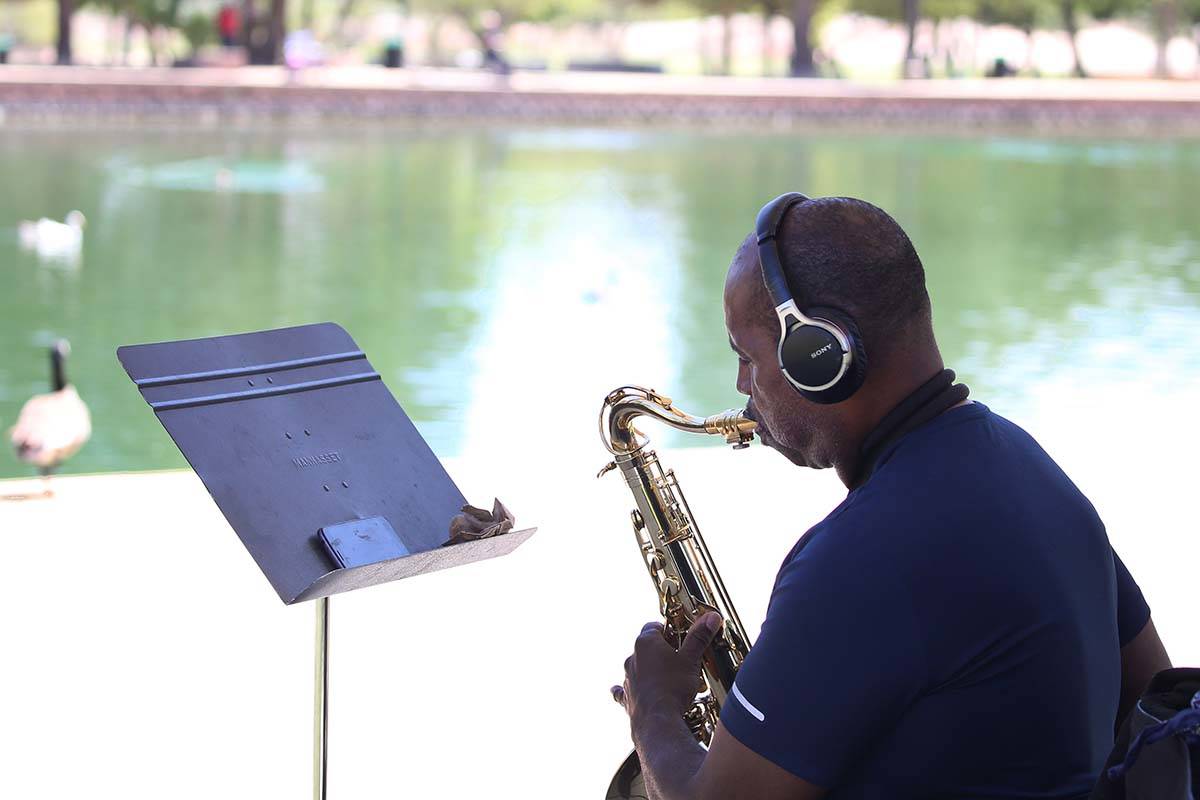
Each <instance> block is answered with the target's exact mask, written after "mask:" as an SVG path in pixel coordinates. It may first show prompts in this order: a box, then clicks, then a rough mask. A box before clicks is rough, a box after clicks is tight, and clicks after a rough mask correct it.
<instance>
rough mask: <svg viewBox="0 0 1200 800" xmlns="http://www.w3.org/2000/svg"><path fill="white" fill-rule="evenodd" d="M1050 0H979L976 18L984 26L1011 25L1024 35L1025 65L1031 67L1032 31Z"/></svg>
mask: <svg viewBox="0 0 1200 800" xmlns="http://www.w3.org/2000/svg"><path fill="white" fill-rule="evenodd" d="M1048 2H1052V0H980V2H979V7H978V9H977V11H976V15H975V16H976V18H977V19H978V20H979V21H980V22H982V23H983V24H984V25H1011V26H1012V27H1014V28H1017V29H1018V30H1020V31H1021V32H1022V33H1024V34H1025V41H1026V48H1025V64H1024V67H1026V68H1028V67H1030V66H1031V65H1032V51H1033V29H1034V26H1035V25H1036V24H1037V20H1038V16H1039V14H1041V13H1044V11H1045V10H1046V8H1047V7H1048V6H1047V3H1048Z"/></svg>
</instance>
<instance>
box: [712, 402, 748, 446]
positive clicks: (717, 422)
mask: <svg viewBox="0 0 1200 800" xmlns="http://www.w3.org/2000/svg"><path fill="white" fill-rule="evenodd" d="M757 427H758V423H756V422H755V421H754V420H752V419H750V418H749V417H747V416H746V411H745V409H741V408H737V409H732V408H731V409H730V410H728V411H722V412H721V413H720V414H713V415H712V416H711V417H708V418H707V419H705V420H704V429H705V430H706V431H708V432H709V433H715V434H718V435H720V436H724V437H725V441H726V442H727V443H728V444H731V445H733V449H734V450H744V449H746V448H747V447H749V446H750V442H751V441H753V440H754V430H755V428H757Z"/></svg>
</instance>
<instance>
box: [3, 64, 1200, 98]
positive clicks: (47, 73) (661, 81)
mask: <svg viewBox="0 0 1200 800" xmlns="http://www.w3.org/2000/svg"><path fill="white" fill-rule="evenodd" d="M20 83H35V84H42V85H47V84H66V85H79V84H85V85H89V86H96V87H101V86H178V87H223V88H235V87H243V88H276V89H296V88H334V89H391V90H404V91H461V92H519V93H529V94H582V95H594V96H607V95H616V96H628V95H660V96H670V95H689V96H717V97H778V98H847V99H861V98H878V99H884V98H907V99H937V100H997V101H1002V100H1037V101H1046V100H1061V101H1081V100H1086V101H1100V102H1138V103H1143V102H1161V103H1180V102H1182V103H1197V102H1200V81H1155V80H1102V79H1096V80H1066V79H1025V78H1012V79H1004V80H984V79H957V80H912V81H888V82H870V83H866V82H855V81H844V80H825V79H803V78H741V77H715V76H683V75H655V74H641V73H614V72H608V73H604V72H516V73H514V74H512V75H510V76H508V77H499V76H496V75H493V74H490V73H487V72H482V71H477V70H463V69H432V68H420V67H418V68H409V69H398V70H390V69H382V68H379V67H370V66H367V67H327V68H315V69H308V70H304V71H302V72H300V73H291V72H289V71H288V70H286V69H284V68H283V67H238V68H190V69H170V68H163V67H159V68H126V67H112V68H105V67H31V66H19V65H18V66H8V67H3V68H0V85H5V84H10V85H11V84H20Z"/></svg>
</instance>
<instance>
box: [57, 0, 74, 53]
mask: <svg viewBox="0 0 1200 800" xmlns="http://www.w3.org/2000/svg"><path fill="white" fill-rule="evenodd" d="M74 16H75V0H58V58H57V61H58V63H59V64H70V63H71V19H72V18H73V17H74Z"/></svg>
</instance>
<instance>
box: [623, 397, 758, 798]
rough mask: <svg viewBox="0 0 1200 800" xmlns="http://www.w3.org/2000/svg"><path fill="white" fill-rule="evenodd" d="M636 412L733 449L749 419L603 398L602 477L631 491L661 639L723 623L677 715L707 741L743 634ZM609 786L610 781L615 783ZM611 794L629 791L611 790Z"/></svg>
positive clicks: (743, 644) (662, 401)
mask: <svg viewBox="0 0 1200 800" xmlns="http://www.w3.org/2000/svg"><path fill="white" fill-rule="evenodd" d="M639 416H648V417H652V418H654V419H657V420H659V421H661V422H663V423H665V424H667V425H669V426H671V427H673V428H676V429H678V430H682V431H686V432H688V433H702V434H707V435H718V436H723V437H724V438H725V440H726V442H727V443H729V444H731V445H733V446H734V447H735V448H739V449H740V448H743V447H746V446H747V445H748V444H749V442H750V441H751V439H752V438H753V436H754V428H755V423H754V421H753V420H750V419H748V418H746V416H745V414H744V412H742V411H740V410H739V411H726V412H724V413H722V414H716V415H713V416H711V417H706V418H701V417H694V416H691V415H689V414H685V413H683V412H682V411H680V410H679V409H677V408H675V406H674V405H672V403H671V400H670V398H668V397H665V396H663V395H661V394H658V393H657V392H654V391H653V390H649V389H643V388H641V387H636V386H623V387H621V388H619V389H616V390H614V391H613V392H611V393H610V394H609V395H608V397H606V398H605V401H604V406H603V407H602V409H601V412H600V433H601V438H602V439H603V440H604V443H605V446H606V447H607V448H608V450H609V452H611V453H612V454H613V456H614V458H613V461H612V462H611V463H610V464H608V466H606V467H605V468H604V469H603V470H601V473H600V474H601V475H603V474H604V473H605V472H608V471H609V470H612V469H615V468H619V469H620V470H621V474H622V475H624V477H625V482H626V484H627V485H628V486H629V489H630V491H632V492H633V496H634V501H635V503H636V504H637V509H636V510H634V511H633V512H632V514H631V518H632V521H633V528H634V534H635V536H636V537H637V542H638V548H639V550H640V552H641V554H642V559H643V561H644V562H645V565H646V569H647V571H648V572H649V573H650V578H651V580H652V581H653V583H654V588H655V591H656V592H657V594H658V599H659V610H660V612H661V613H662V616H663V620H664V628H665V634H666V637H667V640H668V641H670V642H671V644H672V645H673V646H675V647H676V648H678V647H679V646H680V644H682V640H683V636H684V634H686V633H687V630H688V629H689V628H690V627H691V625H692V623H693V622H695V621H696V619H698V618H699V617H701V616H703V615H704V614H706V613H708V612H710V611H715V612H717V613H718V614H720V615H721V619H722V620H723V622H724V624H723V626H722V628H721V630H720V631H719V632H718V634H717V636H716V637H715V639H714V641H713V644H712V646H711V647H710V648H709V650H708V651H707V652H706V653H705V657H704V661H703V664H702V672H703V684H702V686H701V690H700V692H699V694H698V695H697V697H696V701H695V704H694V705H693V707H692V708H691V709H689V710H688V711H687V712H686V713H685V714H684V719H685V721H686V722H687V724H688V727H689V728H690V729H691V731H692V733H693V734H694V735H695V736H696V739H697V740H698V741H699V742H700V743H701V744H704V745H707V744H708V743H709V741H710V740H711V738H712V734H713V731H714V730H715V729H716V725H717V720H718V718H719V716H720V710H721V706H722V705H723V704H724V702H725V698H726V695H727V694H728V692H729V691H730V689H731V687H732V686H733V681H734V678H735V677H736V675H737V670H738V668H739V667H740V666H741V664H742V661H744V660H745V658H746V654H747V653H748V652H749V649H750V643H749V637H748V636H747V635H746V631H745V628H744V627H743V626H742V622H741V620H740V619H739V617H738V615H737V611H736V610H735V609H734V607H733V603H732V601H731V600H730V598H729V595H728V593H727V592H726V591H725V585H724V583H723V582H722V581H721V576H720V574H719V573H718V571H717V568H716V565H715V564H714V563H713V560H712V556H711V555H710V554H709V552H708V547H707V545H706V544H705V543H704V537H703V536H702V535H701V534H700V528H699V526H698V525H697V523H696V520H695V517H694V516H693V515H692V512H691V509H690V508H689V507H688V504H687V499H686V498H685V497H684V495H683V490H682V489H681V488H680V486H679V482H678V481H677V480H676V479H675V473H674V471H673V470H667V469H664V468H663V466H662V464H661V463H660V462H659V460H658V455H657V454H656V453H655V452H654V451H653V450H651V449H649V447H647V444H648V441H647V440H646V438H645V437H644V436H643V435H642V434H641V433H640V432H638V431H637V429H635V428H634V427H633V420H634V419H635V418H637V417H639ZM614 785H615V782H614ZM612 792H613V789H612V788H611V787H610V795H609V796H610V797H611V796H629V795H625V794H617V795H613V794H612Z"/></svg>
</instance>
